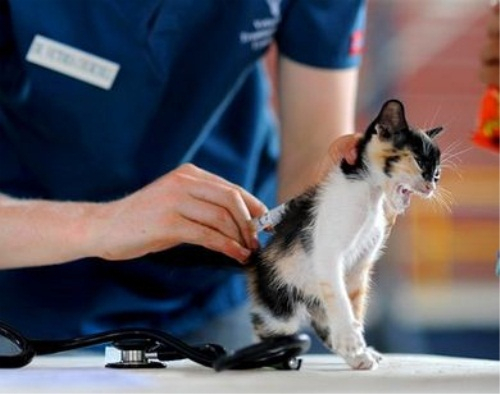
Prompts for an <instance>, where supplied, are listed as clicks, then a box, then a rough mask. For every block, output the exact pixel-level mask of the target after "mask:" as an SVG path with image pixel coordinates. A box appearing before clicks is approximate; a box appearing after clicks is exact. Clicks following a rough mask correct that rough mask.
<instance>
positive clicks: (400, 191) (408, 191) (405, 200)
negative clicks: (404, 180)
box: [395, 184, 414, 211]
mask: <svg viewBox="0 0 500 394" xmlns="http://www.w3.org/2000/svg"><path fill="white" fill-rule="evenodd" d="M413 193H414V190H413V189H412V188H410V187H409V186H408V185H403V184H401V185H398V186H397V187H396V195H397V200H398V201H397V202H396V204H395V205H396V209H397V210H400V211H404V210H405V209H406V208H408V206H409V205H410V199H411V195H412V194H413Z"/></svg>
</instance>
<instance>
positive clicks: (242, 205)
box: [93, 164, 267, 262]
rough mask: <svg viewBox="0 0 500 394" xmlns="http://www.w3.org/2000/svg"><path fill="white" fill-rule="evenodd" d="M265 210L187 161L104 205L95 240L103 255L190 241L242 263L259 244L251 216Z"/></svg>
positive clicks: (122, 255)
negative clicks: (137, 189) (134, 190)
mask: <svg viewBox="0 0 500 394" xmlns="http://www.w3.org/2000/svg"><path fill="white" fill-rule="evenodd" d="M266 210H267V209H266V207H265V206H264V204H262V203H261V202H260V201H259V200H258V199H256V198H255V197H254V196H252V195H251V194H250V193H248V192H246V191H245V190H243V189H242V188H241V187H239V186H237V185H234V184H232V183H230V182H228V181H226V180H224V179H222V178H220V177H218V176H216V175H214V174H211V173H209V172H206V171H204V170H202V169H200V168H198V167H196V166H194V165H192V164H185V165H182V166H181V167H179V168H178V169H176V170H174V171H172V172H170V173H168V174H166V175H164V176H163V177H161V178H159V179H158V180H156V181H155V182H153V183H151V184H149V185H148V186H146V187H144V188H143V189H141V190H139V191H137V192H135V193H133V194H131V195H129V196H127V197H125V198H123V199H121V200H117V201H114V202H111V203H107V204H104V205H103V207H102V212H101V214H100V215H99V216H100V219H99V220H98V221H97V223H96V225H95V226H94V231H93V233H94V234H95V235H94V241H93V242H94V243H95V250H98V251H99V252H98V255H99V257H102V258H104V259H107V260H125V259H130V258H134V257H139V256H142V255H145V254H147V253H151V252H157V251H161V250H165V249H168V248H171V247H173V246H176V245H179V244H181V243H189V244H195V245H201V246H204V247H206V248H208V249H211V250H214V251H217V252H221V253H224V254H226V255H227V256H229V257H232V258H234V259H236V260H239V261H240V262H244V261H245V260H246V259H247V258H248V256H249V255H250V253H251V250H253V249H255V248H257V247H258V241H257V234H256V232H255V230H254V229H253V227H252V226H251V225H250V220H251V219H252V218H253V217H256V216H260V215H262V214H264V213H265V212H266Z"/></svg>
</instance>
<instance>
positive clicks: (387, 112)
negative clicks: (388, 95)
mask: <svg viewBox="0 0 500 394" xmlns="http://www.w3.org/2000/svg"><path fill="white" fill-rule="evenodd" d="M407 128H408V123H407V122H406V117H405V108H404V106H403V103H402V102H401V101H399V100H389V101H387V102H385V104H384V105H383V106H382V109H381V110H380V113H379V115H378V117H377V120H376V122H375V130H376V131H377V134H378V135H379V136H380V137H382V138H389V137H390V136H391V135H394V134H395V133H397V132H399V131H401V130H403V129H407Z"/></svg>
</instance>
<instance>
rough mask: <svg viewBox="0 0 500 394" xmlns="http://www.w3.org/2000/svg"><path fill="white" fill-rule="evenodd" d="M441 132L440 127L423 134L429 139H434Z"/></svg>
mask: <svg viewBox="0 0 500 394" xmlns="http://www.w3.org/2000/svg"><path fill="white" fill-rule="evenodd" d="M442 131H443V128H442V127H434V128H433V129H430V130H427V131H426V132H425V134H427V135H428V136H429V137H430V138H434V137H436V136H437V135H438V134H441V132H442Z"/></svg>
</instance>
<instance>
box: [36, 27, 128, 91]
mask: <svg viewBox="0 0 500 394" xmlns="http://www.w3.org/2000/svg"><path fill="white" fill-rule="evenodd" d="M26 60H27V61H29V62H31V63H33V64H37V65H39V66H42V67H45V68H48V69H49V70H52V71H56V72H59V73H61V74H64V75H67V76H69V77H73V78H76V79H78V80H80V81H83V82H87V83H89V84H91V85H94V86H97V87H99V88H101V89H105V90H109V89H111V87H112V86H113V82H114V81H115V78H116V75H117V74H118V71H119V69H120V65H119V64H117V63H114V62H112V61H109V60H106V59H103V58H101V57H99V56H95V55H92V54H90V53H88V52H84V51H82V50H80V49H77V48H73V47H71V46H69V45H66V44H62V43H60V42H57V41H54V40H51V39H50V38H47V37H44V36H41V35H36V36H35V38H34V39H33V42H32V43H31V46H30V48H29V50H28V53H27V54H26Z"/></svg>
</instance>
